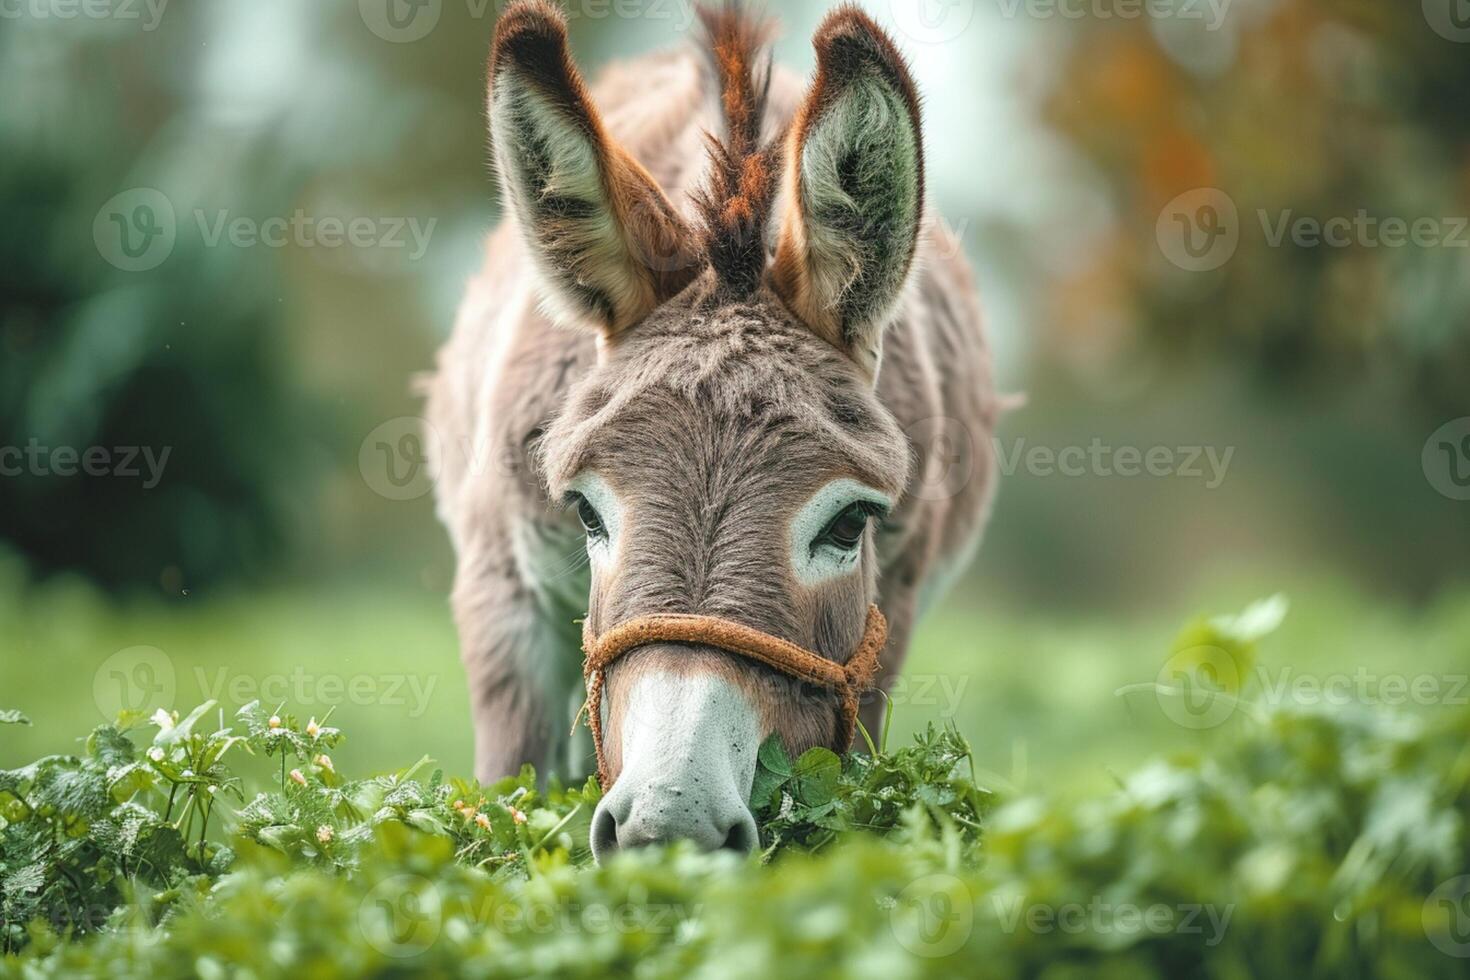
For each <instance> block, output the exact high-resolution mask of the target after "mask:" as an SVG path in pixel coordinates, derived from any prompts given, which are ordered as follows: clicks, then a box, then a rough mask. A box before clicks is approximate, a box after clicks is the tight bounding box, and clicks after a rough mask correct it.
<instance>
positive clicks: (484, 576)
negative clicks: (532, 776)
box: [453, 547, 570, 782]
mask: <svg viewBox="0 0 1470 980" xmlns="http://www.w3.org/2000/svg"><path fill="white" fill-rule="evenodd" d="M509 553H510V549H509V548H508V547H507V548H492V549H487V550H486V552H485V557H484V558H483V559H481V560H474V559H471V560H468V561H466V560H461V562H460V568H459V573H458V575H457V576H456V580H455V587H454V597H453V605H454V615H455V620H456V622H457V624H458V626H459V638H460V657H461V659H462V660H463V661H464V665H465V670H466V673H467V674H468V680H469V687H470V706H471V711H472V712H473V717H474V725H475V776H476V778H478V779H479V780H480V781H481V782H489V781H491V780H494V779H499V778H501V777H502V776H507V775H512V774H514V773H516V772H518V771H520V768H521V765H522V764H524V763H527V762H529V763H531V764H532V765H533V766H535V767H536V772H537V775H538V777H539V778H541V779H543V780H544V779H545V778H546V775H547V773H548V772H549V771H550V770H551V768H552V767H553V766H554V765H555V764H556V763H560V762H562V761H563V760H562V758H560V756H561V753H562V750H563V749H564V748H565V745H564V743H565V740H566V729H567V727H568V724H569V719H568V717H567V715H566V712H565V706H566V704H567V702H568V698H569V697H570V695H569V693H568V692H567V691H565V690H564V689H563V688H564V686H565V683H564V678H563V677H561V676H560V675H561V674H563V673H565V671H559V670H557V669H556V668H557V665H558V662H559V661H560V660H562V659H563V657H562V653H563V651H562V646H563V644H564V638H563V637H562V636H560V635H558V631H557V630H555V629H554V628H552V627H551V626H550V625H549V624H548V622H547V619H546V617H545V616H544V615H543V613H542V610H541V609H540V608H539V606H538V604H537V602H536V598H535V595H534V594H533V592H532V591H531V590H530V589H529V588H527V587H526V585H525V584H524V583H523V582H522V581H521V579H520V576H519V574H518V573H517V570H516V568H515V564H514V561H513V559H511V558H510V555H509Z"/></svg>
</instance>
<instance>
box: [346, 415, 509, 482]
mask: <svg viewBox="0 0 1470 980" xmlns="http://www.w3.org/2000/svg"><path fill="white" fill-rule="evenodd" d="M441 445H442V442H441V440H440V438H439V432H438V430H437V429H436V428H434V426H432V425H430V424H429V422H428V421H427V420H426V419H422V418H419V417H418V416H414V415H402V416H399V417H398V418H395V419H389V420H388V421H386V422H384V423H382V424H381V425H379V426H377V427H376V428H374V429H373V430H372V431H371V432H369V433H368V434H367V435H366V436H364V437H363V440H362V443H361V444H360V445H359V446H358V449H357V469H358V472H359V473H361V474H362V479H363V482H364V483H366V484H367V485H368V487H369V489H371V490H372V491H373V492H374V493H376V494H377V495H378V496H380V497H386V498H388V499H389V500H415V499H417V498H419V497H422V496H423V495H424V494H426V493H428V492H429V491H430V490H431V489H433V487H434V481H435V479H436V478H437V476H438V474H437V471H436V466H437V462H436V461H437V460H439V459H441V458H442V457H441V456H440V454H439V448H440V446H441ZM469 458H470V459H471V460H474V459H478V458H480V457H478V456H477V455H475V454H471V455H470V457H469Z"/></svg>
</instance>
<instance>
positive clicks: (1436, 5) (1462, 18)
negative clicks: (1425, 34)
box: [1421, 0, 1470, 44]
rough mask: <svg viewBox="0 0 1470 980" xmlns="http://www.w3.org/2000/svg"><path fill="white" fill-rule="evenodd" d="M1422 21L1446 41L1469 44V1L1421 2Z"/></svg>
mask: <svg viewBox="0 0 1470 980" xmlns="http://www.w3.org/2000/svg"><path fill="white" fill-rule="evenodd" d="M1421 3H1422V5H1423V9H1424V19H1425V20H1426V21H1427V22H1428V23H1429V26H1430V28H1431V29H1433V31H1434V33H1436V34H1438V35H1439V36H1440V37H1442V38H1444V39H1445V40H1446V41H1455V42H1457V43H1459V44H1470V0H1421Z"/></svg>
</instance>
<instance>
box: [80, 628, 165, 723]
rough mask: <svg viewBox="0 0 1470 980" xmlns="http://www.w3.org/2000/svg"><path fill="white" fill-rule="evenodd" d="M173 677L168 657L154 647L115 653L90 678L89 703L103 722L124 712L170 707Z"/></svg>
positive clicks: (149, 710) (142, 712)
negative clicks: (90, 699) (94, 706)
mask: <svg viewBox="0 0 1470 980" xmlns="http://www.w3.org/2000/svg"><path fill="white" fill-rule="evenodd" d="M176 681H177V677H176V675H175V673H174V663H173V661H172V660H171V659H169V656H168V654H166V653H164V652H163V651H162V650H160V649H158V648H157V647H149V646H136V647H128V648H127V649H125V650H119V651H117V652H116V653H114V654H112V655H111V656H109V657H108V658H107V659H106V660H104V661H102V663H101V664H100V665H98V667H97V670H96V672H95V673H94V674H93V675H92V703H93V704H95V705H96V706H97V710H98V712H100V713H101V715H102V719H103V720H104V721H112V720H114V719H115V718H117V716H118V715H119V714H121V713H122V712H124V711H127V712H136V713H138V714H142V715H147V714H151V713H152V712H154V711H156V710H158V709H159V708H172V707H173V706H174V693H175V689H176Z"/></svg>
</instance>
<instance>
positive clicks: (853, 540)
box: [812, 502, 873, 551]
mask: <svg viewBox="0 0 1470 980" xmlns="http://www.w3.org/2000/svg"><path fill="white" fill-rule="evenodd" d="M872 513H873V507H872V505H871V504H867V503H862V502H859V503H856V504H853V505H852V506H851V507H848V508H847V509H846V510H844V511H843V512H842V513H840V514H838V515H837V516H836V517H834V518H832V521H831V523H829V524H828V525H827V526H826V527H825V528H823V529H822V533H821V534H819V535H817V540H816V541H815V542H813V545H812V546H813V547H814V548H815V547H816V546H817V545H819V544H828V545H831V546H832V547H834V548H837V549H839V550H841V551H852V550H853V549H854V548H856V547H857V546H858V545H859V544H860V543H861V542H862V540H863V532H864V531H866V530H867V529H868V518H869V517H871V516H872Z"/></svg>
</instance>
